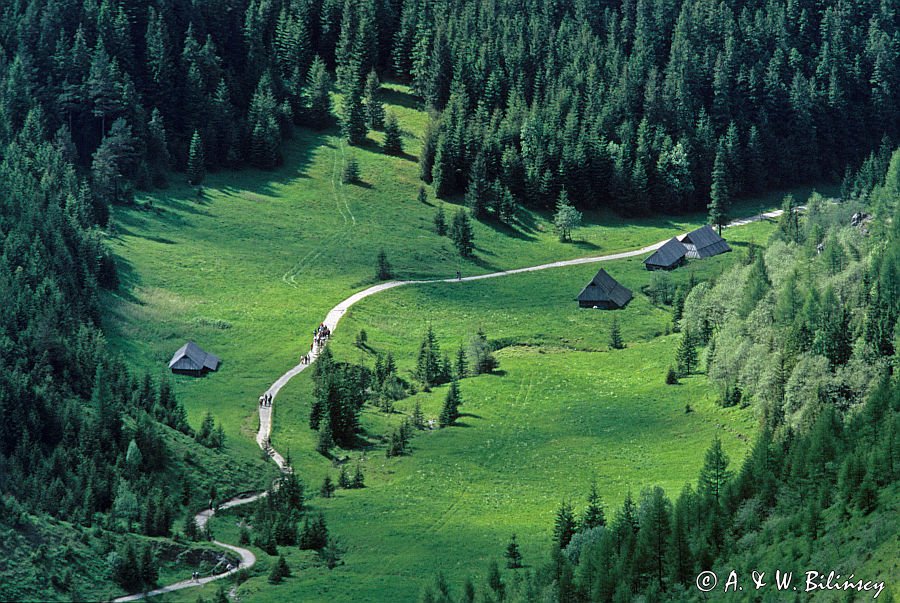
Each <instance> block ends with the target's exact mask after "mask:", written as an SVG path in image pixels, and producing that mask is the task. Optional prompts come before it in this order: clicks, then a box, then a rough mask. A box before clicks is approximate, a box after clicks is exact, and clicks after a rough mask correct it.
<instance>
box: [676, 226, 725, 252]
mask: <svg viewBox="0 0 900 603" xmlns="http://www.w3.org/2000/svg"><path fill="white" fill-rule="evenodd" d="M681 242H682V243H684V244H685V245H693V246H694V248H695V249H696V257H700V258H708V257H711V256H714V255H718V254H720V253H725V252H726V251H731V247H729V246H728V243H726V242H725V239H723V238H722V237H720V236H719V235H718V234H716V231H715V230H713V229H712V226H710V225H709V224H707V225H706V226H701V227H700V228H698V229H697V230H694V231H691V232H689V233H687V234H686V235H684V237H683V238H682V239H681ZM694 255H695V254H694V252H693V250H691V249H690V248H688V257H694Z"/></svg>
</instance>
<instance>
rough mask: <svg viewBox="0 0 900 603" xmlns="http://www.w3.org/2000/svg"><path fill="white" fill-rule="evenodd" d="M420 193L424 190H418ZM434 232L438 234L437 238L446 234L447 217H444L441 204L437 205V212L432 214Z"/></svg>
mask: <svg viewBox="0 0 900 603" xmlns="http://www.w3.org/2000/svg"><path fill="white" fill-rule="evenodd" d="M419 190H420V191H423V192H424V191H425V189H424V188H420V189H419ZM434 232H436V233H437V234H438V236H441V237H443V236H445V235H446V234H447V217H446V216H445V215H444V204H443V203H441V204H440V205H438V208H437V211H436V212H435V214H434Z"/></svg>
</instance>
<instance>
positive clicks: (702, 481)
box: [697, 436, 731, 504]
mask: <svg viewBox="0 0 900 603" xmlns="http://www.w3.org/2000/svg"><path fill="white" fill-rule="evenodd" d="M728 462H729V460H728V455H726V454H725V451H724V450H722V440H720V439H719V437H718V436H716V438H715V439H714V440H713V443H712V445H711V446H710V447H709V450H707V451H706V458H705V459H704V462H703V468H702V469H701V470H700V477H699V479H698V483H697V493H698V494H700V495H702V496H704V497H708V498H711V499H713V500H714V501H715V502H716V503H717V504H718V502H719V499H720V497H721V495H722V493H723V489H724V487H725V484H726V483H727V482H728V480H729V479H731V471H729V470H728Z"/></svg>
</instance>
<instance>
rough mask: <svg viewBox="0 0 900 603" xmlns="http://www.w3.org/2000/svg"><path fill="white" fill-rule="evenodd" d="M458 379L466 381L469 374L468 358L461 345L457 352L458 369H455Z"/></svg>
mask: <svg viewBox="0 0 900 603" xmlns="http://www.w3.org/2000/svg"><path fill="white" fill-rule="evenodd" d="M455 373H456V378H457V380H458V379H465V378H466V377H468V374H469V362H468V360H467V357H466V349H465V348H464V347H463V346H462V344H460V346H459V348H458V349H457V350H456V367H455Z"/></svg>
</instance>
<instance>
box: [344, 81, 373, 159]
mask: <svg viewBox="0 0 900 603" xmlns="http://www.w3.org/2000/svg"><path fill="white" fill-rule="evenodd" d="M367 132H368V128H367V127H366V108H365V106H364V105H363V102H362V96H361V92H360V91H359V89H358V88H355V87H354V88H353V89H351V90H348V91H347V92H346V93H345V94H344V104H343V108H342V111H341V133H342V134H343V136H344V139H345V140H346V141H347V142H348V143H350V144H351V145H354V146H359V145H361V144H362V143H363V142H365V140H366V133H367Z"/></svg>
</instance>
